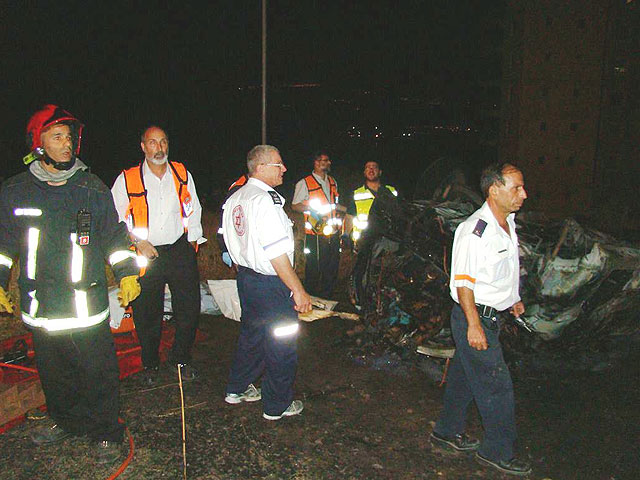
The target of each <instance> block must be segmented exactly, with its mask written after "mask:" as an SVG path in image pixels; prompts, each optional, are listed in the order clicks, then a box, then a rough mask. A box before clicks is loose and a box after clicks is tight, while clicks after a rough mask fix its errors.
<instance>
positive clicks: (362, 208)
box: [351, 185, 398, 241]
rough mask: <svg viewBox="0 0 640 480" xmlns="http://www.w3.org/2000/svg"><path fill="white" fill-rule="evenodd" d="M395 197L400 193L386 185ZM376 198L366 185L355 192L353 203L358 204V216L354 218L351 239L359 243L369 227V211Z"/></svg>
mask: <svg viewBox="0 0 640 480" xmlns="http://www.w3.org/2000/svg"><path fill="white" fill-rule="evenodd" d="M385 187H387V190H389V191H390V192H391V193H392V194H393V195H394V196H396V197H397V196H398V192H397V191H396V189H395V188H393V187H392V186H391V185H385ZM375 198H376V196H375V195H374V193H373V192H372V191H371V190H369V189H368V188H367V187H366V185H362V186H361V187H360V188H358V189H356V190H354V191H353V202H354V203H355V204H356V216H355V217H354V218H353V230H352V231H351V238H353V240H354V241H358V240H359V239H360V236H361V235H362V231H363V230H365V229H366V228H367V226H368V225H369V210H371V205H373V201H374V200H375Z"/></svg>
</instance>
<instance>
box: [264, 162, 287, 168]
mask: <svg viewBox="0 0 640 480" xmlns="http://www.w3.org/2000/svg"><path fill="white" fill-rule="evenodd" d="M262 165H267V166H268V167H278V168H284V163H263V164H262Z"/></svg>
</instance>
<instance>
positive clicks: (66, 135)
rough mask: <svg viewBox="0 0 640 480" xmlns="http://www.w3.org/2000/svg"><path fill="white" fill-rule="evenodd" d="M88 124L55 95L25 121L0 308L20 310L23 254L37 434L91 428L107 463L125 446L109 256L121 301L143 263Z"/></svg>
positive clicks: (1, 235) (4, 228)
mask: <svg viewBox="0 0 640 480" xmlns="http://www.w3.org/2000/svg"><path fill="white" fill-rule="evenodd" d="M82 130H83V125H82V124H81V123H80V121H79V120H78V119H77V118H75V117H74V116H73V115H72V114H70V113H69V112H67V111H66V110H63V109H62V108H60V107H58V106H56V105H45V106H44V107H43V108H42V109H41V110H39V111H37V112H36V113H35V114H34V115H33V116H32V117H31V120H30V121H29V124H28V125H27V142H28V145H29V149H30V151H31V153H30V154H28V155H27V156H26V157H25V158H24V163H25V164H29V171H28V172H23V173H20V174H19V175H16V176H15V177H12V178H10V179H9V180H7V181H6V182H5V183H4V184H3V185H2V190H1V191H0V311H5V310H6V311H11V310H12V305H11V303H10V302H8V301H7V296H6V294H5V291H4V286H6V284H7V282H8V280H9V273H10V268H11V266H12V264H13V263H14V261H15V260H16V259H17V258H20V277H19V280H18V284H19V287H20V310H21V316H22V320H23V322H24V323H25V325H26V326H27V328H28V329H29V330H30V331H31V333H32V334H33V345H34V347H35V353H36V365H37V367H38V373H39V375H40V381H41V383H42V389H43V391H44V394H45V398H46V402H47V410H48V413H49V417H50V418H49V419H48V420H47V421H46V422H45V424H44V425H43V426H41V427H39V428H36V429H34V431H33V432H32V434H31V438H32V440H33V442H34V443H36V444H37V445H46V444H53V443H57V442H59V441H62V440H64V439H65V438H67V437H69V436H71V435H74V436H78V437H82V436H88V437H89V438H90V439H91V440H92V441H94V442H95V444H96V448H97V451H96V452H95V457H94V458H95V459H96V461H97V462H98V463H101V464H103V463H111V462H114V461H115V460H117V459H118V457H119V456H120V454H121V444H122V438H123V432H124V425H123V424H121V423H119V421H118V414H119V400H118V388H119V380H118V377H119V373H120V372H119V369H118V360H117V358H116V352H115V347H114V344H113V336H112V335H111V330H110V328H109V321H108V319H109V299H108V292H107V278H106V275H105V268H104V264H105V261H108V262H109V264H110V265H111V267H112V269H113V273H114V276H115V278H116V280H118V281H119V282H120V293H119V297H120V302H121V305H123V306H126V305H127V304H128V303H129V302H130V301H132V300H133V299H134V298H135V297H136V295H137V294H138V293H139V292H140V286H139V285H138V282H137V275H138V272H139V268H138V266H137V265H136V262H135V254H134V253H133V252H131V251H130V250H129V246H130V245H131V242H130V241H129V238H128V235H127V229H126V227H125V225H124V224H123V223H118V215H117V214H116V211H115V209H114V207H113V202H112V200H111V195H110V194H109V189H108V188H107V186H106V185H105V184H104V183H102V181H101V180H100V179H98V177H96V176H95V175H93V174H91V173H89V171H88V167H87V166H86V165H85V164H84V163H83V162H82V161H81V160H80V159H79V158H78V156H77V155H78V154H79V153H80V142H81V138H82Z"/></svg>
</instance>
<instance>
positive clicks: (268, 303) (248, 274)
mask: <svg viewBox="0 0 640 480" xmlns="http://www.w3.org/2000/svg"><path fill="white" fill-rule="evenodd" d="M237 282H238V296H239V297H240V306H241V307H242V317H241V325H240V337H239V338H238V348H237V350H236V354H235V357H234V360H233V365H232V366H231V373H230V375H229V384H228V385H227V390H226V392H227V393H242V392H244V391H245V390H246V389H247V386H248V385H249V384H250V383H253V382H255V381H256V380H257V379H258V378H259V377H260V375H262V373H263V372H264V377H263V379H262V404H263V408H264V412H265V413H266V414H267V415H280V414H281V413H282V412H284V411H285V410H286V409H287V407H288V406H289V405H290V404H291V402H292V400H293V382H294V380H295V376H296V367H297V364H298V355H297V353H296V341H297V337H298V336H297V334H291V335H285V336H281V337H277V336H275V335H274V328H276V327H278V326H282V325H291V324H292V323H296V324H297V323H298V314H297V312H296V311H295V310H294V308H293V307H294V302H293V299H292V298H291V291H290V290H289V289H288V288H287V286H286V285H285V284H284V283H282V280H280V278H278V277H277V276H271V275H261V274H259V273H256V272H254V271H253V270H250V269H248V268H244V267H239V268H238V279H237Z"/></svg>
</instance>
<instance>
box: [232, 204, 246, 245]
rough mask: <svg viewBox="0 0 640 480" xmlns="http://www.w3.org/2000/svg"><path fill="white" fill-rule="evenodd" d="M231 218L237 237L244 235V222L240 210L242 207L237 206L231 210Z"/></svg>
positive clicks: (242, 212)
mask: <svg viewBox="0 0 640 480" xmlns="http://www.w3.org/2000/svg"><path fill="white" fill-rule="evenodd" d="M232 218H233V227H234V228H235V229H236V233H237V234H238V236H239V237H241V236H243V235H244V232H245V231H246V229H247V228H246V227H247V225H246V220H245V218H244V211H243V210H242V205H238V206H236V207H235V208H234V209H233V212H232Z"/></svg>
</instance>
